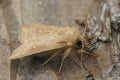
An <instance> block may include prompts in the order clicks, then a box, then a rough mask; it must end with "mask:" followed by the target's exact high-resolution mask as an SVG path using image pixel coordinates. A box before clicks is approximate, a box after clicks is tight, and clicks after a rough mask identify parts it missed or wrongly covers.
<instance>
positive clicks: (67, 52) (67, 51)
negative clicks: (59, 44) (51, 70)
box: [58, 48, 72, 73]
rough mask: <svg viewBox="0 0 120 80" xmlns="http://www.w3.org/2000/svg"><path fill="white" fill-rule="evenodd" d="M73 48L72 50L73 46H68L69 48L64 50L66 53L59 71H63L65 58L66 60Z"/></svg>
mask: <svg viewBox="0 0 120 80" xmlns="http://www.w3.org/2000/svg"><path fill="white" fill-rule="evenodd" d="M71 50H72V48H68V49H67V50H66V51H65V52H64V55H63V58H62V62H61V65H60V68H59V71H58V73H60V72H61V69H62V66H63V63H64V60H65V59H66V57H67V56H68V55H69V54H70V52H71Z"/></svg>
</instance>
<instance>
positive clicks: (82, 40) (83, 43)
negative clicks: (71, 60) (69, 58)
mask: <svg viewBox="0 0 120 80" xmlns="http://www.w3.org/2000/svg"><path fill="white" fill-rule="evenodd" d="M84 23H85V29H84V32H83V34H82V39H80V40H81V42H82V52H81V58H80V59H81V67H82V66H83V52H84V50H83V49H84V46H85V41H84V40H85V39H84V38H85V34H86V27H87V24H86V20H85V21H84Z"/></svg>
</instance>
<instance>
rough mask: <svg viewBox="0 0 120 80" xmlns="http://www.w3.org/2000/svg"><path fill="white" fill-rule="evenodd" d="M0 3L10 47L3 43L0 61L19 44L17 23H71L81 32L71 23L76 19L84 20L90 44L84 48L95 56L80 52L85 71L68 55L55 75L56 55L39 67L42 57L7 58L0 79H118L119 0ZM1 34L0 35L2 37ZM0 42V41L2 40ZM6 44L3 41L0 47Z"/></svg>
mask: <svg viewBox="0 0 120 80" xmlns="http://www.w3.org/2000/svg"><path fill="white" fill-rule="evenodd" d="M1 2H2V3H1V4H2V9H3V15H2V17H3V16H4V19H5V23H4V24H6V26H7V30H8V33H9V36H10V37H8V36H7V37H6V38H5V39H7V40H10V41H11V45H10V46H11V49H10V48H9V46H6V48H5V49H7V50H5V51H4V53H5V55H1V54H3V53H0V57H1V58H0V60H1V61H2V60H5V59H7V58H9V56H10V52H12V51H13V50H14V49H15V48H16V47H17V46H19V44H20V43H19V41H18V39H17V34H18V30H19V26H20V25H23V24H31V23H35V24H47V25H59V26H70V27H72V26H75V27H79V29H80V31H81V32H83V31H84V27H82V26H79V25H78V24H76V23H75V20H77V19H80V20H81V21H82V20H86V24H87V26H86V28H87V31H86V35H88V36H87V37H88V39H90V43H91V44H90V45H86V46H85V47H86V49H88V50H90V51H91V53H90V54H93V55H97V56H91V55H89V54H84V56H83V63H84V66H85V67H86V69H87V70H86V69H80V68H79V67H78V66H77V65H76V64H75V63H74V62H73V61H72V60H71V59H70V58H67V59H66V60H65V63H64V65H63V68H62V71H61V74H59V75H58V74H57V70H58V68H59V65H60V61H61V58H59V57H57V58H56V59H55V60H53V61H51V62H49V63H48V64H47V65H45V66H42V67H39V65H40V64H42V63H43V62H44V61H45V60H46V58H45V57H33V56H31V57H25V58H22V59H19V60H14V61H11V65H10V60H7V65H2V64H1V63H0V70H2V69H3V68H2V67H4V66H5V69H3V70H2V72H7V73H2V72H0V80H9V78H10V80H92V79H91V78H94V80H119V76H120V73H119V69H120V68H119V67H120V65H119V52H120V27H119V25H120V1H119V0H106V1H102V0H74V1H73V0H24V1H23V0H2V1H1ZM2 20H3V19H2ZM1 24H3V23H2V22H1V23H0V25H1ZM2 31H3V32H4V34H7V35H8V33H7V31H6V28H5V27H4V30H2V29H1V30H0V32H2ZM4 34H3V35H1V36H0V38H2V36H6V35H4ZM92 36H93V37H92ZM91 37H92V38H91ZM9 38H10V39H9ZM8 42H9V41H8ZM0 43H3V42H2V39H1V41H0ZM7 44H8V43H7V42H5V44H4V45H2V46H5V45H7ZM8 50H9V51H8ZM10 50H11V51H10ZM6 51H8V52H6ZM0 52H3V50H0ZM4 56H5V57H4ZM72 56H73V55H72ZM2 57H4V58H2ZM76 61H77V60H76ZM77 63H80V62H77ZM9 68H10V69H9ZM5 70H7V71H5ZM9 73H11V74H9ZM4 75H7V77H4ZM1 76H2V77H1ZM9 76H10V77H9Z"/></svg>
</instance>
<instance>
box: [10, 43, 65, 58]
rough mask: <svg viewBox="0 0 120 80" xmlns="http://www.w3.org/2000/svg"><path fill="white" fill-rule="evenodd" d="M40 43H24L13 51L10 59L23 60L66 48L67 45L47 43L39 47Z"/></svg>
mask: <svg viewBox="0 0 120 80" xmlns="http://www.w3.org/2000/svg"><path fill="white" fill-rule="evenodd" d="M40 43H41V42H33V43H24V44H22V45H20V46H19V47H18V48H17V49H15V50H14V51H13V53H12V55H11V56H10V58H11V59H17V58H22V57H25V56H29V55H32V54H37V53H40V52H45V51H49V50H54V49H59V48H63V47H65V44H63V43H47V44H41V45H39V44H40Z"/></svg>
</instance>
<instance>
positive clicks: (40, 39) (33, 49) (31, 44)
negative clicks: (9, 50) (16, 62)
mask: <svg viewBox="0 0 120 80" xmlns="http://www.w3.org/2000/svg"><path fill="white" fill-rule="evenodd" d="M18 35H19V36H18V38H19V40H20V42H21V43H22V44H21V45H20V46H19V47H18V48H17V49H15V50H14V51H13V54H12V55H11V59H16V58H21V57H24V56H28V55H32V54H36V53H40V52H44V51H48V50H54V49H57V48H61V47H65V46H66V47H71V46H73V44H74V43H75V41H76V39H78V38H79V36H80V32H79V30H78V29H77V28H70V27H57V26H47V25H33V24H31V25H23V26H21V27H20V31H19V34H18Z"/></svg>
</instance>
